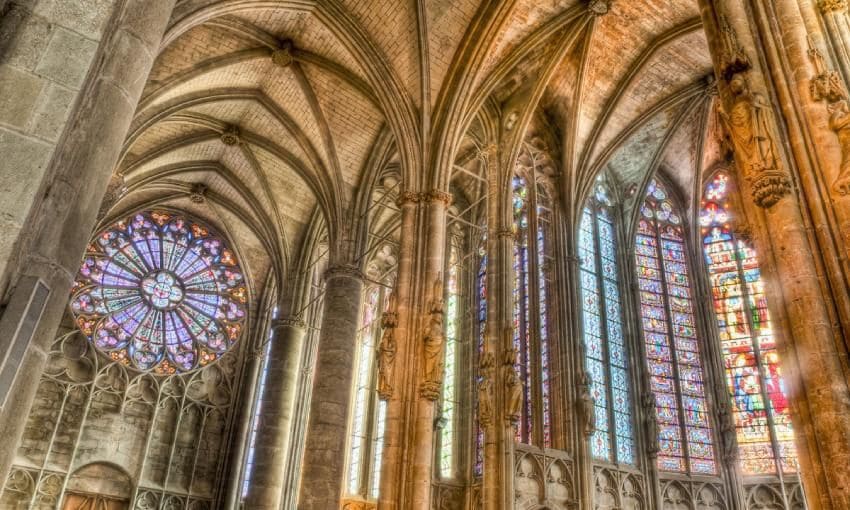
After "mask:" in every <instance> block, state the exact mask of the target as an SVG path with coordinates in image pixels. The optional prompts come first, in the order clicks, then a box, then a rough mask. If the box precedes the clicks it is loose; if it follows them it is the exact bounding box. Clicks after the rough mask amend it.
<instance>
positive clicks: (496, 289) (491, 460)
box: [478, 145, 516, 510]
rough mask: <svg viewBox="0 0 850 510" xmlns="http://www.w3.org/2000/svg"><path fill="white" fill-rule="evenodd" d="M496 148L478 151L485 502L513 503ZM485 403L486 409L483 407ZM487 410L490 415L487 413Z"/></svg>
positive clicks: (508, 328)
mask: <svg viewBox="0 0 850 510" xmlns="http://www.w3.org/2000/svg"><path fill="white" fill-rule="evenodd" d="M499 156H500V154H499V149H498V147H497V146H495V145H491V146H489V147H487V149H486V150H485V151H484V152H482V154H481V157H482V158H483V159H484V161H485V164H487V166H488V171H487V180H488V197H487V225H488V233H487V291H488V294H487V325H486V327H487V334H486V335H485V345H484V355H483V356H481V363H480V366H479V370H480V371H481V372H480V373H481V377H482V383H481V384H482V385H484V386H485V387H484V388H483V389H482V388H481V386H479V389H478V391H479V400H484V398H485V397H486V398H488V399H489V400H490V402H489V405H487V406H484V407H482V406H481V404H479V409H478V412H479V422H480V423H481V425H482V427H483V429H484V479H483V496H484V498H483V499H484V508H485V509H487V510H497V509H502V508H512V505H513V500H514V489H513V486H514V434H515V431H514V425H513V423H512V422H511V417H510V416H508V414H507V412H506V406H507V401H508V398H509V396H508V395H507V392H506V385H505V384H504V383H505V381H506V380H507V379H506V378H507V375H508V374H512V373H513V372H514V366H513V359H514V358H515V357H516V356H515V354H512V349H513V329H512V324H513V301H512V290H513V285H514V274H513V264H512V262H513V243H514V233H513V230H512V219H511V217H510V214H511V207H510V200H511V178H510V177H511V176H510V174H509V173H507V172H503V171H502V167H501V165H500V164H499V161H500V160H499ZM487 407H489V409H486V408H487ZM488 415H489V416H488Z"/></svg>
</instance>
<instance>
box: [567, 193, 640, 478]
mask: <svg viewBox="0 0 850 510" xmlns="http://www.w3.org/2000/svg"><path fill="white" fill-rule="evenodd" d="M613 205H614V204H613V202H612V201H611V199H610V193H609V191H608V189H607V187H606V185H605V184H604V182H599V183H598V184H597V187H596V190H595V192H594V194H593V196H591V197H590V198H589V199H588V201H587V203H586V205H585V208H584V211H583V213H582V219H581V225H580V231H579V232H580V233H579V263H580V273H581V277H580V280H581V300H582V312H583V319H584V320H583V326H584V328H583V330H584V344H585V349H586V353H585V365H586V368H587V370H588V372H589V373H590V376H591V388H590V392H591V396H592V397H593V399H594V405H595V406H596V413H595V416H596V424H595V425H596V426H595V430H594V432H593V434H592V436H591V439H590V441H591V454H592V455H593V457H594V459H597V460H602V461H606V462H618V463H625V464H634V463H635V447H634V433H633V428H632V427H633V425H632V404H631V397H630V391H629V373H628V368H627V365H628V358H627V354H626V345H625V341H624V337H623V311H622V304H621V299H620V291H619V269H618V264H617V236H616V227H615V224H614V209H613Z"/></svg>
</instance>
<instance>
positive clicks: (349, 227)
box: [104, 0, 711, 292]
mask: <svg viewBox="0 0 850 510" xmlns="http://www.w3.org/2000/svg"><path fill="white" fill-rule="evenodd" d="M606 10H607V11H608V12H607V13H605V11H606ZM710 72H711V61H710V58H709V54H708V48H707V44H706V41H705V36H704V34H703V31H702V28H701V25H700V20H699V13H698V9H697V6H696V2H695V1H694V0H616V1H614V2H612V3H611V4H610V6H608V3H607V2H604V1H600V0H594V1H591V2H589V3H588V2H587V1H586V0H279V1H268V0H181V1H178V3H177V7H176V9H175V12H174V15H173V18H172V22H171V25H170V28H169V29H168V31H167V33H166V35H165V39H164V41H163V44H162V47H161V48H160V54H159V56H158V59H157V61H156V64H155V66H154V69H153V71H152V73H151V75H150V77H149V80H148V82H147V83H146V84H145V86H144V93H143V96H142V101H141V103H140V105H139V107H138V110H137V112H136V118H135V120H134V122H133V125H132V127H131V130H130V134H129V136H128V139H127V141H126V144H125V149H124V153H123V155H122V157H121V160H120V163H119V166H118V168H117V169H116V173H117V174H118V175H120V176H123V186H124V188H125V190H124V192H123V194H122V195H121V197H120V199H119V200H118V201H117V202H116V203H115V204H114V205H113V206H112V210H111V211H110V213H109V215H108V216H107V218H106V219H105V220H104V221H108V219H109V218H112V217H115V216H117V215H119V214H122V213H124V212H127V211H130V210H134V209H137V208H140V207H147V206H152V205H157V206H172V207H179V208H182V209H186V210H188V211H194V212H196V213H197V214H198V215H199V216H202V217H204V218H207V219H208V220H209V221H211V222H213V223H214V224H215V225H216V226H217V227H218V228H219V229H220V230H221V231H223V232H224V233H226V234H227V235H229V236H230V237H231V238H232V239H233V240H234V243H235V244H236V245H237V249H238V251H239V252H240V254H241V256H242V258H243V260H245V265H246V266H247V268H248V271H249V272H250V273H251V275H252V276H253V281H254V282H255V287H256V288H255V289H254V290H255V292H256V291H257V290H259V287H260V285H261V283H262V282H263V281H265V279H266V278H265V275H267V274H269V273H270V272H271V273H272V274H274V275H277V277H282V275H284V274H285V272H286V271H287V270H289V269H291V267H293V266H296V265H298V264H299V263H301V262H299V261H301V260H302V259H303V254H302V253H301V250H300V247H301V246H302V243H303V242H304V240H305V239H306V238H308V237H309V236H310V235H313V233H315V232H316V230H317V228H318V227H317V224H321V225H322V227H321V228H322V229H324V230H325V232H326V233H327V234H326V235H327V236H328V239H329V243H330V249H331V252H332V253H331V256H332V257H333V256H334V253H335V252H341V251H344V250H345V249H351V248H345V246H349V245H353V246H355V248H353V249H354V250H355V251H359V252H363V251H367V250H374V251H376V252H377V251H379V250H377V249H376V245H374V243H370V241H369V240H368V238H367V237H364V235H366V234H364V232H367V231H370V230H371V231H375V232H376V231H378V230H380V231H381V232H383V234H375V235H376V236H377V237H378V238H380V237H381V236H382V235H383V236H388V235H389V234H388V232H390V231H391V230H392V225H393V224H394V220H393V219H392V217H393V215H394V214H395V212H394V211H393V210H392V208H391V206H390V205H389V204H391V203H392V201H393V200H392V198H393V196H394V194H395V193H397V192H398V191H399V190H400V189H419V190H426V189H431V188H434V187H442V188H444V189H445V188H447V187H448V186H449V183H450V182H452V179H454V182H453V184H454V185H455V186H456V187H458V189H462V190H464V191H463V193H464V194H467V195H470V196H467V197H466V199H467V203H471V202H472V201H473V200H474V199H475V197H474V195H475V194H476V193H481V192H483V189H482V187H481V186H476V185H475V182H476V179H474V178H472V177H470V176H471V175H474V174H477V173H479V172H480V164H479V162H478V160H477V159H476V158H475V154H476V153H477V151H478V150H479V149H481V148H482V147H483V146H484V145H489V144H494V143H501V144H502V146H503V147H507V150H506V151H505V152H506V156H505V157H506V158H507V160H506V161H507V164H506V165H505V166H510V164H512V163H511V158H513V159H514V160H515V159H516V157H517V156H518V155H519V153H520V152H521V151H522V147H523V146H528V144H530V143H532V139H533V140H534V142H533V145H534V147H535V150H536V151H544V152H548V153H549V155H550V157H549V158H547V161H548V172H550V173H553V174H561V177H562V179H560V181H561V182H563V186H562V189H561V191H560V192H561V193H562V198H563V199H564V201H565V202H574V203H578V202H579V199H580V198H581V197H582V196H583V194H584V193H586V192H587V188H588V186H589V185H590V184H589V183H591V182H593V179H594V177H595V176H596V175H597V174H598V173H599V172H600V171H602V170H603V169H606V168H607V169H608V171H609V172H610V174H611V175H612V177H613V178H614V179H615V180H616V181H618V182H619V183H620V184H621V185H623V187H624V188H623V189H626V188H627V187H628V186H630V185H632V186H638V187H639V186H641V185H642V184H643V182H645V179H646V175H647V172H648V171H649V170H650V169H654V168H655V167H657V166H659V165H660V166H661V167H662V168H664V169H665V171H666V172H667V173H668V175H669V176H670V177H671V178H672V179H673V180H674V182H675V183H676V184H678V185H679V186H680V187H681V189H682V190H683V192H684V193H685V194H687V193H689V192H690V188H692V187H693V182H694V175H695V173H696V169H697V160H698V155H699V154H701V149H700V147H702V145H704V137H705V133H706V131H707V129H708V128H707V126H708V124H709V122H708V119H709V117H710V115H709V111H710V110H711V108H710V107H709V105H710V101H711V99H710V97H709V96H708V94H707V93H706V89H707V85H708V81H707V79H706V77H707V76H709V75H710ZM700 163H702V162H700ZM458 168H462V169H464V170H465V171H463V172H462V171H457V169H458ZM464 176H465V177H464ZM464 179H467V180H466V181H464ZM469 179H472V180H469ZM476 190H478V191H476ZM376 204H377V206H375V205H376ZM369 218H371V219H372V220H373V221H372V222H373V223H374V225H372V226H371V227H365V228H364V227H363V226H361V225H359V224H358V222H359V221H361V220H363V222H366V223H368V221H366V220H368V219H369ZM349 238H354V242H353V243H346V242H345V241H346V240H348V239H349ZM361 238H362V239H361Z"/></svg>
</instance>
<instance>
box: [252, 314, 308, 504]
mask: <svg viewBox="0 0 850 510" xmlns="http://www.w3.org/2000/svg"><path fill="white" fill-rule="evenodd" d="M272 331H273V332H274V333H273V337H272V340H271V342H272V345H271V348H270V351H269V359H268V361H267V363H268V376H267V378H266V384H265V390H264V392H263V396H262V398H261V399H260V405H261V406H262V411H261V414H260V417H259V424H258V427H257V439H256V445H257V447H256V449H255V453H254V469H253V471H252V474H251V485H250V487H249V488H248V496H247V498H246V500H245V505H246V507H247V508H256V509H258V510H259V509H267V510H278V509H279V508H280V506H281V500H282V497H283V485H284V481H285V480H284V478H285V473H286V469H287V460H288V455H287V452H288V451H289V446H290V435H291V431H292V416H293V411H294V408H295V392H296V389H297V387H298V376H299V375H300V370H299V369H300V367H299V364H300V361H301V352H302V347H303V344H304V334H305V332H306V327H305V325H304V321H303V320H301V319H300V318H298V317H290V318H286V319H276V320H274V321H273V322H272Z"/></svg>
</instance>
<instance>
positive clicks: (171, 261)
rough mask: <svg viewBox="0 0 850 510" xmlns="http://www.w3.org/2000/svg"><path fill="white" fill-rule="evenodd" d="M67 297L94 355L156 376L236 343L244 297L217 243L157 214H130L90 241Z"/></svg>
mask: <svg viewBox="0 0 850 510" xmlns="http://www.w3.org/2000/svg"><path fill="white" fill-rule="evenodd" d="M71 292H72V297H71V309H72V310H73V313H74V315H75V317H76V321H77V325H78V326H79V328H80V329H81V330H82V332H83V333H84V334H85V335H86V336H87V337H88V338H89V339H90V340H91V342H92V343H93V344H94V345H95V347H97V349H98V350H100V351H101V352H103V353H105V354H106V355H107V356H109V357H110V358H112V359H113V360H116V361H119V362H121V363H124V364H125V365H128V366H131V367H133V368H136V369H139V370H151V371H153V372H154V373H157V374H173V373H176V372H185V371H189V370H193V369H195V368H198V367H202V366H205V365H207V364H209V363H211V362H213V361H215V360H217V359H218V358H219V357H220V356H221V355H222V354H224V353H225V352H226V351H227V350H228V349H230V347H231V346H233V344H234V343H235V342H236V341H237V340H238V338H239V335H240V333H241V332H242V325H243V321H244V319H245V306H246V302H247V298H248V291H247V288H246V285H245V279H244V277H243V275H242V270H241V269H240V268H239V264H238V263H237V261H236V256H235V255H234V253H233V251H231V250H230V248H228V247H227V245H226V244H225V242H224V241H223V240H222V239H221V237H219V236H217V235H216V234H215V233H214V232H213V231H212V229H210V228H209V227H207V226H206V225H203V224H201V223H200V222H197V221H194V220H191V219H189V218H186V217H184V216H181V215H178V214H173V213H170V212H165V211H146V212H140V213H137V214H134V215H132V216H130V217H128V218H125V219H123V220H121V221H119V222H117V223H115V224H113V225H111V226H110V227H108V228H106V229H105V230H103V231H102V232H101V233H100V234H98V235H97V236H96V237H95V238H94V239H93V240H92V242H91V243H90V244H89V245H88V248H87V250H86V254H85V257H84V258H83V263H82V267H81V268H80V272H79V274H78V276H77V281H76V283H75V285H74V287H73V289H72V291H71Z"/></svg>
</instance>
